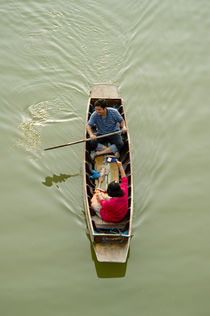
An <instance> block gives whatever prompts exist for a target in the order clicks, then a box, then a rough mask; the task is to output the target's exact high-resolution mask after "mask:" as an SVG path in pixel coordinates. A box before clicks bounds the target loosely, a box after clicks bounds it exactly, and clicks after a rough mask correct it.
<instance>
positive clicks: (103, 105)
mask: <svg viewBox="0 0 210 316" xmlns="http://www.w3.org/2000/svg"><path fill="white" fill-rule="evenodd" d="M96 106H100V107H101V108H102V109H105V108H106V107H107V103H106V100H105V99H98V100H97V101H96V102H95V103H94V107H96Z"/></svg>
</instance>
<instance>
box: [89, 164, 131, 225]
mask: <svg viewBox="0 0 210 316" xmlns="http://www.w3.org/2000/svg"><path fill="white" fill-rule="evenodd" d="M116 163H117V165H118V168H119V171H120V175H121V184H119V183H118V182H117V181H112V182H111V183H109V185H108V188H107V193H108V196H109V199H107V197H105V196H104V194H103V193H101V192H99V193H97V194H96V198H97V201H98V204H97V205H92V207H93V209H94V210H95V211H96V214H97V215H98V216H99V217H101V219H102V220H103V221H105V222H120V221H121V220H122V219H123V218H124V217H125V215H126V214H127V212H128V179H127V177H126V175H125V171H124V169H123V166H122V163H121V162H120V161H118V160H117V161H116Z"/></svg>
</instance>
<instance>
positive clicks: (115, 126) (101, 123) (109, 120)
mask: <svg viewBox="0 0 210 316" xmlns="http://www.w3.org/2000/svg"><path fill="white" fill-rule="evenodd" d="M122 121H123V118H122V116H121V115H120V113H119V112H118V111H117V110H116V109H113V108H106V117H103V116H102V115H98V113H97V112H93V113H92V114H91V117H90V119H89V121H88V125H90V126H93V125H94V124H96V127H97V129H98V131H97V135H104V134H108V133H113V132H117V131H119V130H120V126H119V123H121V122H122Z"/></svg>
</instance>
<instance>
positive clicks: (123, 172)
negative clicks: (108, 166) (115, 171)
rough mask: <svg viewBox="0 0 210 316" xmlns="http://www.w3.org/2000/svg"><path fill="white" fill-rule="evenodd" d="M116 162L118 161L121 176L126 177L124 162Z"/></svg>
mask: <svg viewBox="0 0 210 316" xmlns="http://www.w3.org/2000/svg"><path fill="white" fill-rule="evenodd" d="M116 163H117V166H118V168H119V171H120V176H121V178H125V177H126V174H125V171H124V169H123V166H122V162H120V161H119V160H117V161H116Z"/></svg>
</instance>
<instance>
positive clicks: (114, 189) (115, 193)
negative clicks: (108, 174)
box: [107, 181, 124, 197]
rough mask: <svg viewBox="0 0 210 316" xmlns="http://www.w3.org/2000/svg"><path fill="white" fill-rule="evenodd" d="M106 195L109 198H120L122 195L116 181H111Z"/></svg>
mask: <svg viewBox="0 0 210 316" xmlns="http://www.w3.org/2000/svg"><path fill="white" fill-rule="evenodd" d="M107 193H108V195H109V196H111V197H120V196H123V195H124V193H123V191H122V190H121V188H120V184H119V183H118V182H117V181H112V182H110V183H109V185H108V188H107Z"/></svg>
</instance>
